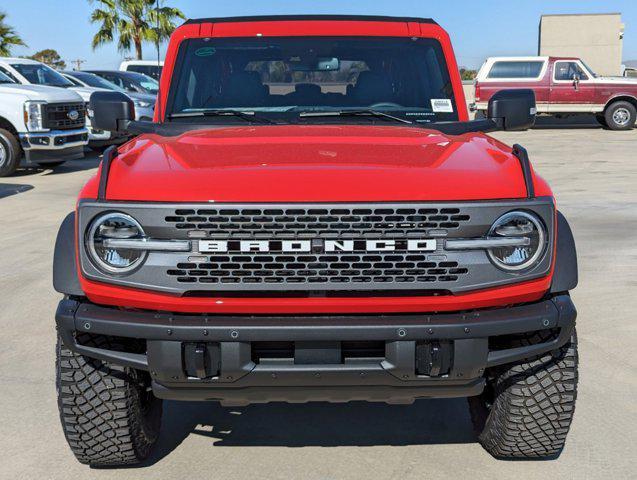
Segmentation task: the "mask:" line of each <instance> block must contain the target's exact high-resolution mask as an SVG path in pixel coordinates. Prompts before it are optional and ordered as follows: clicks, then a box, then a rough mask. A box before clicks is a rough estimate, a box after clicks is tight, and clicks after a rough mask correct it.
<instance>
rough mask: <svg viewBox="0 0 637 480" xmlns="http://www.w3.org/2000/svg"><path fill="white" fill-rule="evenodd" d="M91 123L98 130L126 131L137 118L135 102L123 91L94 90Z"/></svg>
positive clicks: (90, 108) (91, 102)
mask: <svg viewBox="0 0 637 480" xmlns="http://www.w3.org/2000/svg"><path fill="white" fill-rule="evenodd" d="M89 110H90V111H91V112H92V115H91V125H92V127H93V128H94V129H96V130H106V131H107V132H126V131H127V129H128V125H129V124H130V123H131V122H132V121H133V120H135V104H134V103H133V100H131V98H130V97H129V96H128V95H125V94H123V93H121V92H94V93H93V94H92V95H91V100H90V102H89Z"/></svg>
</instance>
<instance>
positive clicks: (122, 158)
mask: <svg viewBox="0 0 637 480" xmlns="http://www.w3.org/2000/svg"><path fill="white" fill-rule="evenodd" d="M95 183H96V182H95V181H93V182H92V184H93V185H88V186H87V191H85V194H86V195H85V196H91V195H90V193H92V192H91V191H92V190H94V188H95ZM536 188H537V187H536ZM89 192H90V193H89ZM525 194H526V189H525V184H524V180H523V177H522V171H521V167H520V164H519V162H518V160H517V159H516V158H515V157H514V156H513V155H512V154H511V149H510V148H508V147H506V146H505V145H503V144H501V143H500V142H498V141H496V140H494V139H492V138H490V137H487V136H486V135H484V134H465V135H461V136H445V135H443V134H441V133H438V132H435V131H432V130H423V129H416V128H410V127H398V126H391V127H378V126H351V125H350V126H343V125H341V126H258V127H234V128H220V129H210V130H199V131H193V132H189V133H186V134H184V135H181V136H179V137H172V138H170V137H160V136H157V135H142V136H140V137H138V138H137V139H135V140H133V141H131V142H130V143H128V144H127V145H125V146H124V147H122V149H121V150H120V155H119V157H118V158H117V160H115V161H114V162H113V165H112V168H111V173H110V176H109V182H108V190H107V198H108V199H109V200H129V201H166V202H207V201H214V202H330V201H334V202H339V201H354V202H356V201H435V200H483V199H497V198H520V197H524V196H525ZM538 194H540V192H538Z"/></svg>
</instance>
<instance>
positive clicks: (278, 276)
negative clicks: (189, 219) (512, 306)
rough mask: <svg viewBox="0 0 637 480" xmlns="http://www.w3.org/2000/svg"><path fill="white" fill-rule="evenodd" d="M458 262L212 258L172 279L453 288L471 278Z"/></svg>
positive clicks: (182, 266) (394, 257) (175, 272)
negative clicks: (463, 278) (465, 277)
mask: <svg viewBox="0 0 637 480" xmlns="http://www.w3.org/2000/svg"><path fill="white" fill-rule="evenodd" d="M468 271H469V270H468V269H467V268H461V267H459V266H458V263H457V262H446V261H445V262H433V261H428V260H427V256H426V255H413V254H402V253H400V254H397V253H392V254H383V255H378V254H374V255H367V254H341V255H307V254H303V255H298V254H297V255H289V254H288V255H283V254H280V255H274V254H272V255H271V254H266V255H264V254H262V253H260V254H255V255H250V254H248V255H213V256H211V257H210V261H209V262H205V263H179V264H177V268H174V269H170V270H168V275H169V276H171V277H175V278H176V279H177V281H178V282H180V283H204V284H219V283H222V284H281V283H282V284H304V283H306V284H307V283H309V284H312V283H313V284H321V283H323V284H326V283H327V284H337V283H340V284H343V283H350V284H363V283H383V284H385V283H400V284H409V283H415V282H418V283H432V282H442V283H446V282H455V281H457V280H458V277H459V276H461V275H466V274H467V273H468Z"/></svg>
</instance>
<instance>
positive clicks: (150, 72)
mask: <svg viewBox="0 0 637 480" xmlns="http://www.w3.org/2000/svg"><path fill="white" fill-rule="evenodd" d="M161 70H162V67H161V66H159V65H134V64H133V65H128V66H127V67H126V71H127V72H137V73H143V74H144V75H147V76H149V77H152V78H154V79H155V80H159V78H160V77H161Z"/></svg>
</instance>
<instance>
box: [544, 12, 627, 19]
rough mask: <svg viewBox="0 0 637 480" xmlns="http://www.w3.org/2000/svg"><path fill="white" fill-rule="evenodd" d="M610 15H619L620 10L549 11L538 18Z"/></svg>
mask: <svg viewBox="0 0 637 480" xmlns="http://www.w3.org/2000/svg"><path fill="white" fill-rule="evenodd" d="M610 15H619V16H620V17H621V12H611V13H549V14H546V15H541V16H540V18H544V17H603V16H610Z"/></svg>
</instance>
